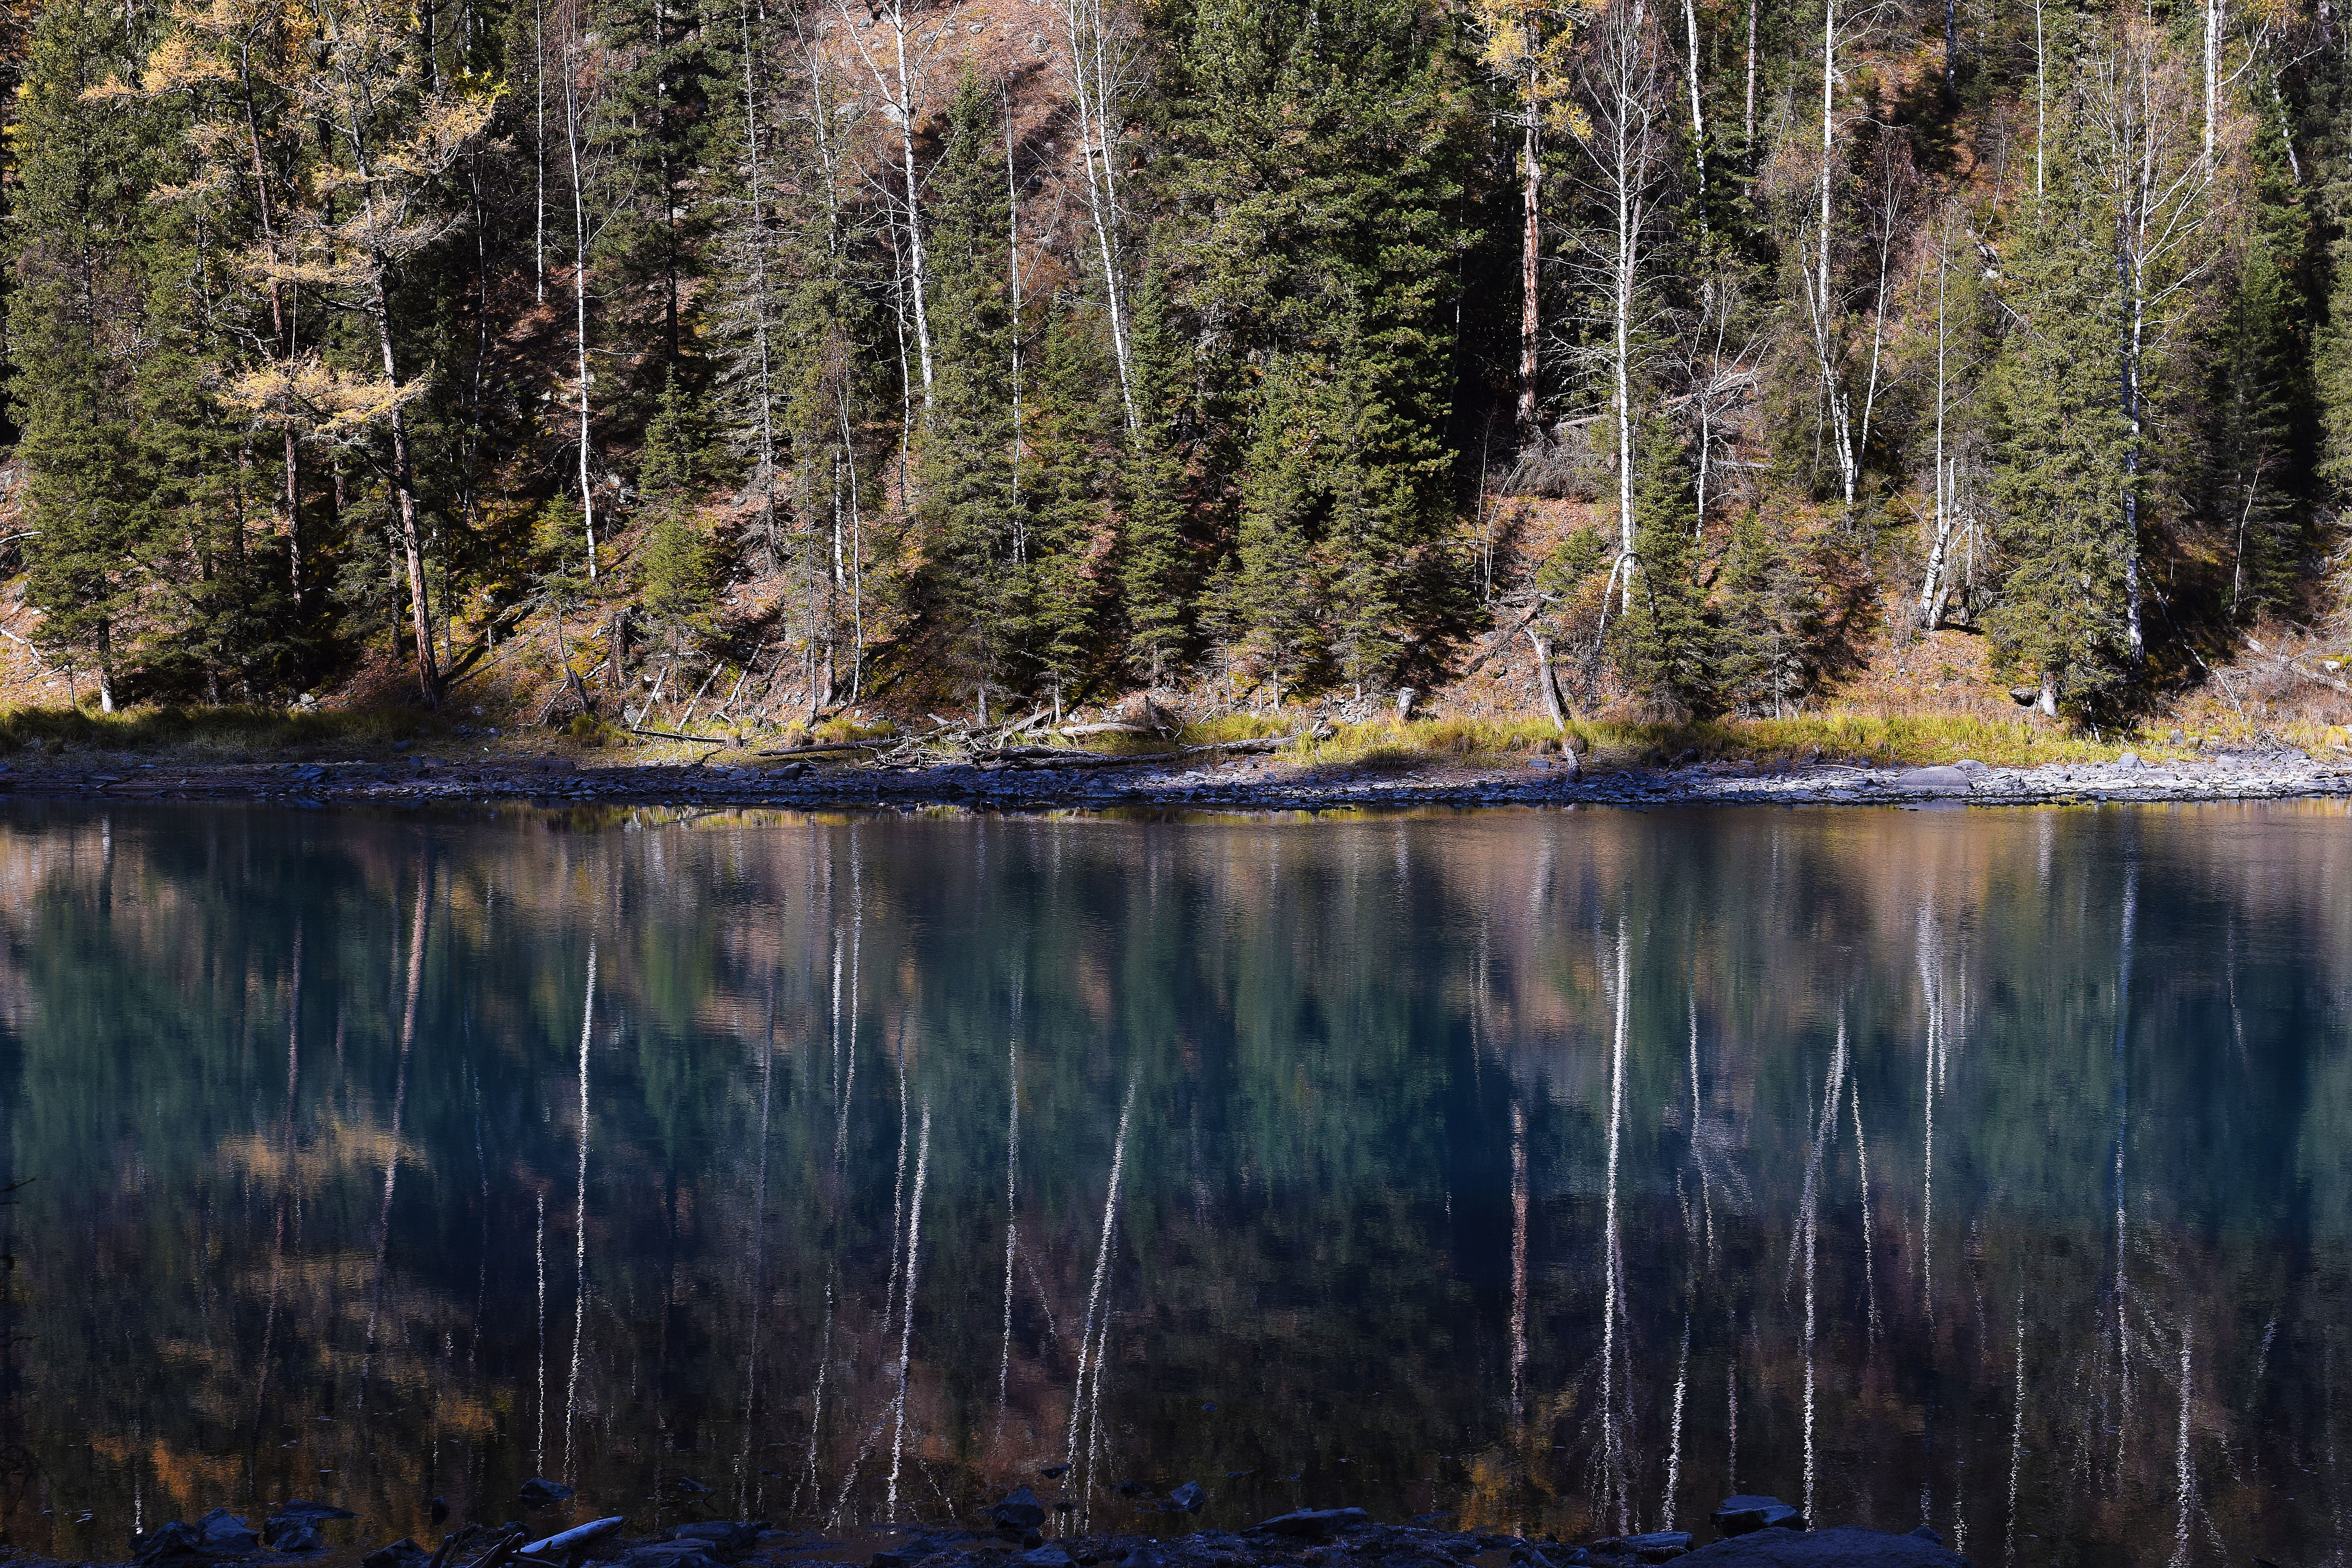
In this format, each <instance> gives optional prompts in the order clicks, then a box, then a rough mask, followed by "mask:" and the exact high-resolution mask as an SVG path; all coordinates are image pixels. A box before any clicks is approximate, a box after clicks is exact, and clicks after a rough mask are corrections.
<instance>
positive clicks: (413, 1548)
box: [360, 1536, 433, 1568]
mask: <svg viewBox="0 0 2352 1568" xmlns="http://www.w3.org/2000/svg"><path fill="white" fill-rule="evenodd" d="M432 1561H433V1554H432V1553H431V1552H427V1551H425V1548H423V1547H422V1546H419V1545H417V1544H416V1542H414V1541H411V1540H410V1539H408V1537H406V1536H402V1537H401V1538H400V1539H399V1540H397V1541H395V1542H393V1543H392V1544H391V1545H389V1546H386V1547H383V1548H382V1549H380V1550H378V1551H374V1552H369V1553H368V1554H367V1555H366V1556H365V1557H362V1558H361V1559H360V1568H425V1564H426V1563H430V1562H432Z"/></svg>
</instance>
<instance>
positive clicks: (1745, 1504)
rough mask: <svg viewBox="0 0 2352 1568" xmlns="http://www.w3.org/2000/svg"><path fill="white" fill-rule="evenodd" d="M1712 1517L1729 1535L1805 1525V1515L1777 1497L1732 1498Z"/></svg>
mask: <svg viewBox="0 0 2352 1568" xmlns="http://www.w3.org/2000/svg"><path fill="white" fill-rule="evenodd" d="M1708 1519H1709V1520H1710V1521H1711V1522H1712V1523H1713V1524H1714V1525H1715V1528H1716V1529H1717V1530H1718V1531H1722V1532H1723V1533H1724V1534H1725V1535H1746V1534H1748V1533H1749V1532H1751V1531H1759V1530H1802V1529H1804V1528H1805V1516H1804V1515H1803V1514H1802V1513H1801V1512H1800V1511H1799V1510H1796V1509H1793V1508H1790V1506H1789V1505H1788V1504H1787V1503H1784V1502H1782V1501H1781V1500H1780V1499H1779V1498H1776V1497H1750V1496H1746V1495H1742V1496H1739V1497H1728V1498H1726V1499H1724V1500H1723V1506H1722V1507H1720V1508H1718V1509H1717V1510H1715V1512H1714V1513H1712V1514H1710V1515H1709V1516H1708Z"/></svg>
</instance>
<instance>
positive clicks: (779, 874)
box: [0, 805, 2352, 1568]
mask: <svg viewBox="0 0 2352 1568" xmlns="http://www.w3.org/2000/svg"><path fill="white" fill-rule="evenodd" d="M0 942H5V952H0V1176H5V1180H6V1181H8V1182H12V1183H15V1184H17V1185H16V1187H15V1189H14V1191H13V1193H12V1194H11V1201H10V1202H9V1203H8V1204H7V1205H5V1206H0V1233H5V1234H0V1252H5V1255H6V1258H5V1289H0V1524H5V1534H6V1540H7V1542H10V1543H14V1544H16V1545H19V1546H26V1547H31V1548H34V1549H37V1550H42V1551H47V1552H54V1553H56V1554H58V1555H61V1556H65V1557H69V1558H75V1557H95V1558H101V1559H111V1558H117V1557H120V1556H121V1554H122V1552H123V1550H124V1545H125V1542H124V1537H125V1534H126V1532H127V1531H129V1530H130V1529H131V1527H132V1526H133V1525H134V1524H139V1523H144V1524H149V1525H152V1524H153V1523H155V1522H157V1521H160V1520H161V1519H163V1518H167V1517H170V1516H172V1515H174V1514H178V1515H185V1516H190V1517H193V1516H194V1514H195V1513H196V1512H199V1511H201V1510H205V1509H206V1508H209V1507H212V1506H215V1505H217V1504H227V1505H230V1506H234V1507H238V1508H240V1509H243V1508H249V1507H252V1506H255V1505H257V1504H266V1503H268V1502H270V1501H274V1500H278V1499H282V1498H284V1497H287V1496H289V1495H297V1496H311V1497H318V1498H322V1499H326V1500H332V1501H336V1502H341V1503H343V1504H345V1505H347V1506H349V1507H352V1508H353V1509H356V1510H360V1511H361V1513H362V1515H364V1516H365V1517H364V1520H363V1521H362V1524H360V1525H358V1526H355V1527H352V1529H354V1530H355V1531H358V1532H359V1533H360V1534H373V1535H374V1536H376V1537H377V1538H378V1539H381V1538H383V1536H385V1535H387V1534H390V1533H396V1532H405V1531H419V1532H422V1531H424V1529H425V1518H424V1510H425V1501H426V1500H427V1499H428V1498H429V1497H430V1496H432V1495H433V1494H434V1493H436V1492H439V1493H442V1494H445V1495H446V1497H447V1498H448V1499H449V1500H450V1502H451V1503H452V1504H453V1506H454V1507H455V1508H456V1509H457V1513H458V1516H459V1518H460V1519H465V1518H488V1519H494V1520H495V1519H502V1518H505V1517H508V1516H509V1514H510V1513H511V1512H512V1511H513V1510H512V1506H511V1499H512V1498H513V1496H514V1491H515V1488H516V1486H517V1484H518V1483H519V1482H520V1480H522V1479H524V1478H526V1477H528V1476H530V1475H531V1474H534V1473H543V1474H546V1475H550V1476H553V1477H558V1478H562V1479H570V1480H572V1481H574V1482H576V1483H577V1484H578V1485H579V1486H580V1487H581V1489H582V1494H583V1496H582V1502H583V1505H585V1504H589V1503H593V1504H595V1505H597V1506H598V1507H599V1508H600V1509H603V1508H609V1509H611V1510H625V1511H627V1512H629V1513H630V1514H631V1515H632V1517H633V1519H634V1520H635V1521H637V1522H638V1523H641V1524H651V1523H654V1522H656V1521H663V1520H668V1519H674V1518H693V1517H709V1516H710V1515H713V1514H723V1515H726V1516H729V1517H734V1516H739V1515H759V1516H766V1517H770V1518H773V1519H777V1520H780V1521H781V1520H785V1519H812V1518H813V1519H816V1520H819V1521H824V1520H837V1521H841V1522H842V1523H844V1524H852V1523H856V1522H859V1521H873V1520H876V1519H878V1518H885V1517H899V1518H907V1517H914V1518H922V1519H930V1520H946V1519H948V1518H950V1517H952V1516H953V1515H955V1514H956V1513H957V1512H958V1510H962V1509H966V1508H968V1507H969V1505H970V1503H971V1500H973V1499H975V1498H976V1497H979V1496H981V1495H982V1494H983V1493H987V1492H991V1491H992V1490H994V1489H1000V1488H1002V1487H1004V1486H1006V1485H1009V1484H1012V1483H1013V1482H1015V1481H1016V1480H1018V1479H1032V1480H1034V1479H1035V1472H1036V1470H1037V1469H1038V1468H1039V1467H1041V1466H1047V1465H1053V1464H1067V1465H1069V1466H1070V1467H1071V1468H1070V1469H1069V1471H1068V1473H1067V1474H1066V1477H1064V1478H1063V1479H1061V1480H1059V1481H1057V1482H1052V1483H1047V1482H1038V1483H1037V1484H1038V1485H1039V1486H1040V1488H1041V1489H1042V1490H1044V1491H1045V1493H1046V1495H1047V1496H1048V1497H1049V1499H1050V1498H1051V1497H1053V1496H1054V1495H1055V1493H1056V1492H1057V1491H1059V1492H1061V1493H1062V1494H1063V1495H1066V1498H1067V1499H1068V1500H1069V1501H1070V1502H1071V1504H1072V1505H1073V1510H1072V1511H1071V1512H1070V1513H1069V1514H1068V1515H1067V1516H1066V1517H1067V1518H1068V1520H1069V1521H1070V1522H1071V1524H1072V1525H1073V1526H1076V1525H1080V1524H1091V1525H1092V1526H1093V1527H1094V1528H1097V1529H1105V1528H1142V1529H1155V1528H1157V1529H1164V1528H1168V1526H1167V1525H1165V1524H1154V1523H1153V1522H1151V1521H1152V1520H1153V1518H1154V1517H1155V1516H1150V1515H1145V1514H1141V1513H1139V1511H1138V1509H1139V1502H1138V1500H1136V1499H1134V1498H1132V1497H1131V1496H1129V1495H1128V1494H1127V1493H1123V1492H1122V1490H1121V1489H1120V1488H1121V1485H1122V1483H1141V1484H1142V1485H1143V1486H1146V1487H1150V1488H1153V1489H1167V1488H1170V1487H1172V1486H1174V1485H1175V1484H1177V1483H1179V1482H1181V1481H1185V1480H1199V1481H1202V1482H1203V1483H1204V1484H1205V1485H1206V1487H1207V1489H1208V1493H1209V1501H1208V1505H1207V1507H1206V1509H1205V1510H1204V1511H1203V1512H1202V1514H1201V1515H1200V1516H1199V1517H1198V1522H1202V1523H1207V1524H1212V1525H1221V1526H1230V1525H1237V1524H1240V1523H1244V1522H1247V1521H1254V1520H1255V1519H1256V1518H1259V1517H1262V1516H1264V1515H1265V1514H1266V1513H1269V1512H1272V1511H1276V1510H1281V1509H1283V1508H1286V1507H1289V1506H1293V1505H1296V1504H1298V1503H1302V1502H1304V1503H1311V1504H1317V1505H1336V1504H1340V1503H1360V1504H1362V1505H1364V1506H1366V1507H1368V1508H1370V1509H1372V1510H1374V1511H1375V1512H1376V1513H1378V1514H1380V1515H1381V1516H1383V1517H1388V1518H1402V1517H1405V1516H1408V1515H1412V1514H1416V1513H1424V1512H1431V1511H1435V1510H1455V1511H1457V1512H1458V1513H1459V1514H1460V1516H1461V1518H1462V1519H1463V1521H1465V1523H1468V1524H1475V1525H1481V1526H1499V1527H1508V1528H1514V1529H1517V1530H1522V1531H1528V1532H1529V1533H1533V1532H1535V1531H1539V1530H1544V1529H1550V1530H1556V1531H1560V1532H1561V1533H1563V1534H1568V1533H1570V1532H1575V1533H1585V1532H1591V1531H1617V1530H1619V1529H1621V1528H1656V1527H1660V1526H1665V1525H1669V1524H1675V1523H1680V1524H1684V1525H1689V1524H1693V1523H1698V1522H1701V1521H1703V1518H1704V1514H1705V1512H1706V1509H1707V1508H1708V1507H1709V1506H1711V1505H1712V1504H1713V1502H1714V1501H1715V1500H1717V1499H1719V1498H1720V1497H1722V1496H1723V1495H1724V1494H1725V1493H1727V1492H1728V1491H1731V1490H1733V1489H1745V1490H1759V1491H1769V1492H1775V1493H1778V1494H1779V1495H1780V1496H1781V1497H1783V1498H1786V1499H1788V1500H1791V1501H1800V1502H1807V1503H1809V1504H1810V1506H1811V1509H1812V1510H1813V1512H1814V1515H1815V1517H1816V1518H1819V1519H1824V1520H1830V1521H1864V1522H1870V1523H1874V1524H1878V1525H1882V1526H1885V1527H1890V1528H1895V1529H1906V1528H1908V1527H1910V1526H1911V1525H1913V1524H1915V1523H1917V1522H1918V1521H1921V1520H1922V1519H1925V1520H1927V1521H1931V1522H1933V1523H1934V1524H1935V1526H1936V1527H1937V1529H1939V1530H1941V1531H1944V1533H1945V1534H1946V1535H1947V1536H1948V1537H1951V1538H1955V1539H1957V1540H1958V1542H1960V1543H1961V1544H1962V1546H1963V1548H1964V1549H1965V1550H1966V1551H1967V1552H1969V1553H1970V1554H1971V1555H1972V1556H1974V1557H1975V1559H1976V1560H1977V1561H1978V1562H1979V1563H1983V1564H1992V1563H2002V1564H2006V1563H2012V1562H2014V1563H2086V1564H2087V1563H2126V1562H2129V1563H2158V1562H2163V1563H2173V1564H2185V1563H2205V1564H2214V1565H2217V1568H2218V1565H2221V1564H2243V1563H2245V1562H2246V1561H2247V1559H2248V1557H2249V1556H2250V1555H2251V1554H2252V1553H2256V1552H2259V1553H2261V1554H2262V1555H2263V1556H2265V1557H2267V1558H2270V1559H2271V1560H2272V1561H2273V1562H2275V1563H2282V1564H2284V1565H2286V1568H2309V1565H2314V1564H2318V1563H2342V1562H2343V1561H2344V1557H2345V1549H2346V1544H2347V1542H2346V1521H2347V1509H2352V1490H2347V1462H2352V1454H2347V1452H2346V1451H2345V1450H2346V1447H2347V1443H2352V1429H2348V1428H2347V1418H2352V1387H2347V1384H2352V1315H2347V1306H2352V1144H2347V1137H2352V1026H2347V1001H2352V817H2347V814H2346V811H2345V809H2344V807H2343V806H2342V805H2268V806H2259V807H2254V806H2247V807H2237V806H2205V807H2193V808H2175V809H2155V810H2135V809H2123V810H2118V809H2114V808H2108V809H2101V810H2085V809H2077V810H2071V811H2055V810H2053V811H2033V812H2012V813H1991V812H1983V811H1949V812H1933V811H1930V812H1903V811H1888V810H1854V811H1836V810H1819V811H1809V812H1768V811H1762V810H1749V811H1730V812H1697V811H1691V812H1680V813H1675V812H1654V813H1649V814H1639V813H1627V812H1570V813H1542V814H1538V813H1527V814H1518V813H1504V814H1493V815H1473V816H1465V815H1452V816H1418V817H1378V818H1360V819H1355V820H1333V819H1328V818H1327V819H1324V820H1321V821H1312V822H1310V821H1307V820H1303V819H1300V820H1294V819H1235V818H1228V819H1223V820H1202V821H1193V822H1184V823H1167V822H1141V821H1113V820H1104V819H1098V818H1088V819H1070V820H1011V821H992V820H978V819H972V818H970V817H936V818H888V817H885V818H873V819H863V820H858V819H849V818H836V817H811V816H783V815H766V816H761V815H739V814H724V813H722V814H708V813H704V814H686V813H663V812H640V813H636V814H634V815H627V816H593V817H591V816H562V815H555V814H536V813H513V812H509V813H503V814H492V813H488V812H482V813H478V814H474V815H467V816H367V815H338V814H334V813H318V812H310V813H305V812H280V811H277V810H273V809H264V808H250V809H247V808H215V807H205V808H193V807H192V808H168V807H153V808H137V809H131V808H122V809H113V810H110V811H100V810H97V809H94V808H70V809H68V808H40V807H16V808H12V809H10V810H9V811H8V812H7V813H6V814H5V816H0ZM706 1489H707V1490H706Z"/></svg>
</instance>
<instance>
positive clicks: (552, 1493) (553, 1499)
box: [520, 1476, 572, 1508]
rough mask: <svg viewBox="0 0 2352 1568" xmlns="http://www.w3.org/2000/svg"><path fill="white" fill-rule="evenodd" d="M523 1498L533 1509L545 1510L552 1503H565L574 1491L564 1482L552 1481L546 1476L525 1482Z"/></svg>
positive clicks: (534, 1477)
mask: <svg viewBox="0 0 2352 1568" xmlns="http://www.w3.org/2000/svg"><path fill="white" fill-rule="evenodd" d="M520 1495H521V1498H522V1500H523V1501H524V1502H525V1503H528V1504H529V1505H530V1507H532V1508H545V1507H547V1506H548V1505H549V1504H551V1503H559V1502H562V1501H565V1500H568V1499H569V1498H570V1497H571V1496H572V1489H571V1488H570V1487H567V1486H565V1485H564V1484H563V1483H562V1481H551V1480H549V1479H547V1478H546V1477H544V1476H533V1477H531V1478H530V1479H529V1480H527V1481H525V1482H523V1484H522V1491H521V1494H520Z"/></svg>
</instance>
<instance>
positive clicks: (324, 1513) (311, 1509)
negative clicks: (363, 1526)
mask: <svg viewBox="0 0 2352 1568" xmlns="http://www.w3.org/2000/svg"><path fill="white" fill-rule="evenodd" d="M434 1501H435V1502H436V1503H437V1502H439V1501H440V1499H439V1498H435V1499H434ZM445 1511H446V1510H445ZM273 1517H274V1518H278V1519H314V1520H315V1519H357V1518H359V1515H358V1514H355V1513H353V1512H352V1510H350V1509H347V1508H337V1507H336V1506H335V1505H334V1504H333V1503H331V1502H312V1501H310V1500H309V1499H308V1498H299V1497H298V1498H289V1500H286V1501H284V1502H281V1503H279V1504H278V1510H277V1512H276V1513H275V1514H274V1515H273Z"/></svg>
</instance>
